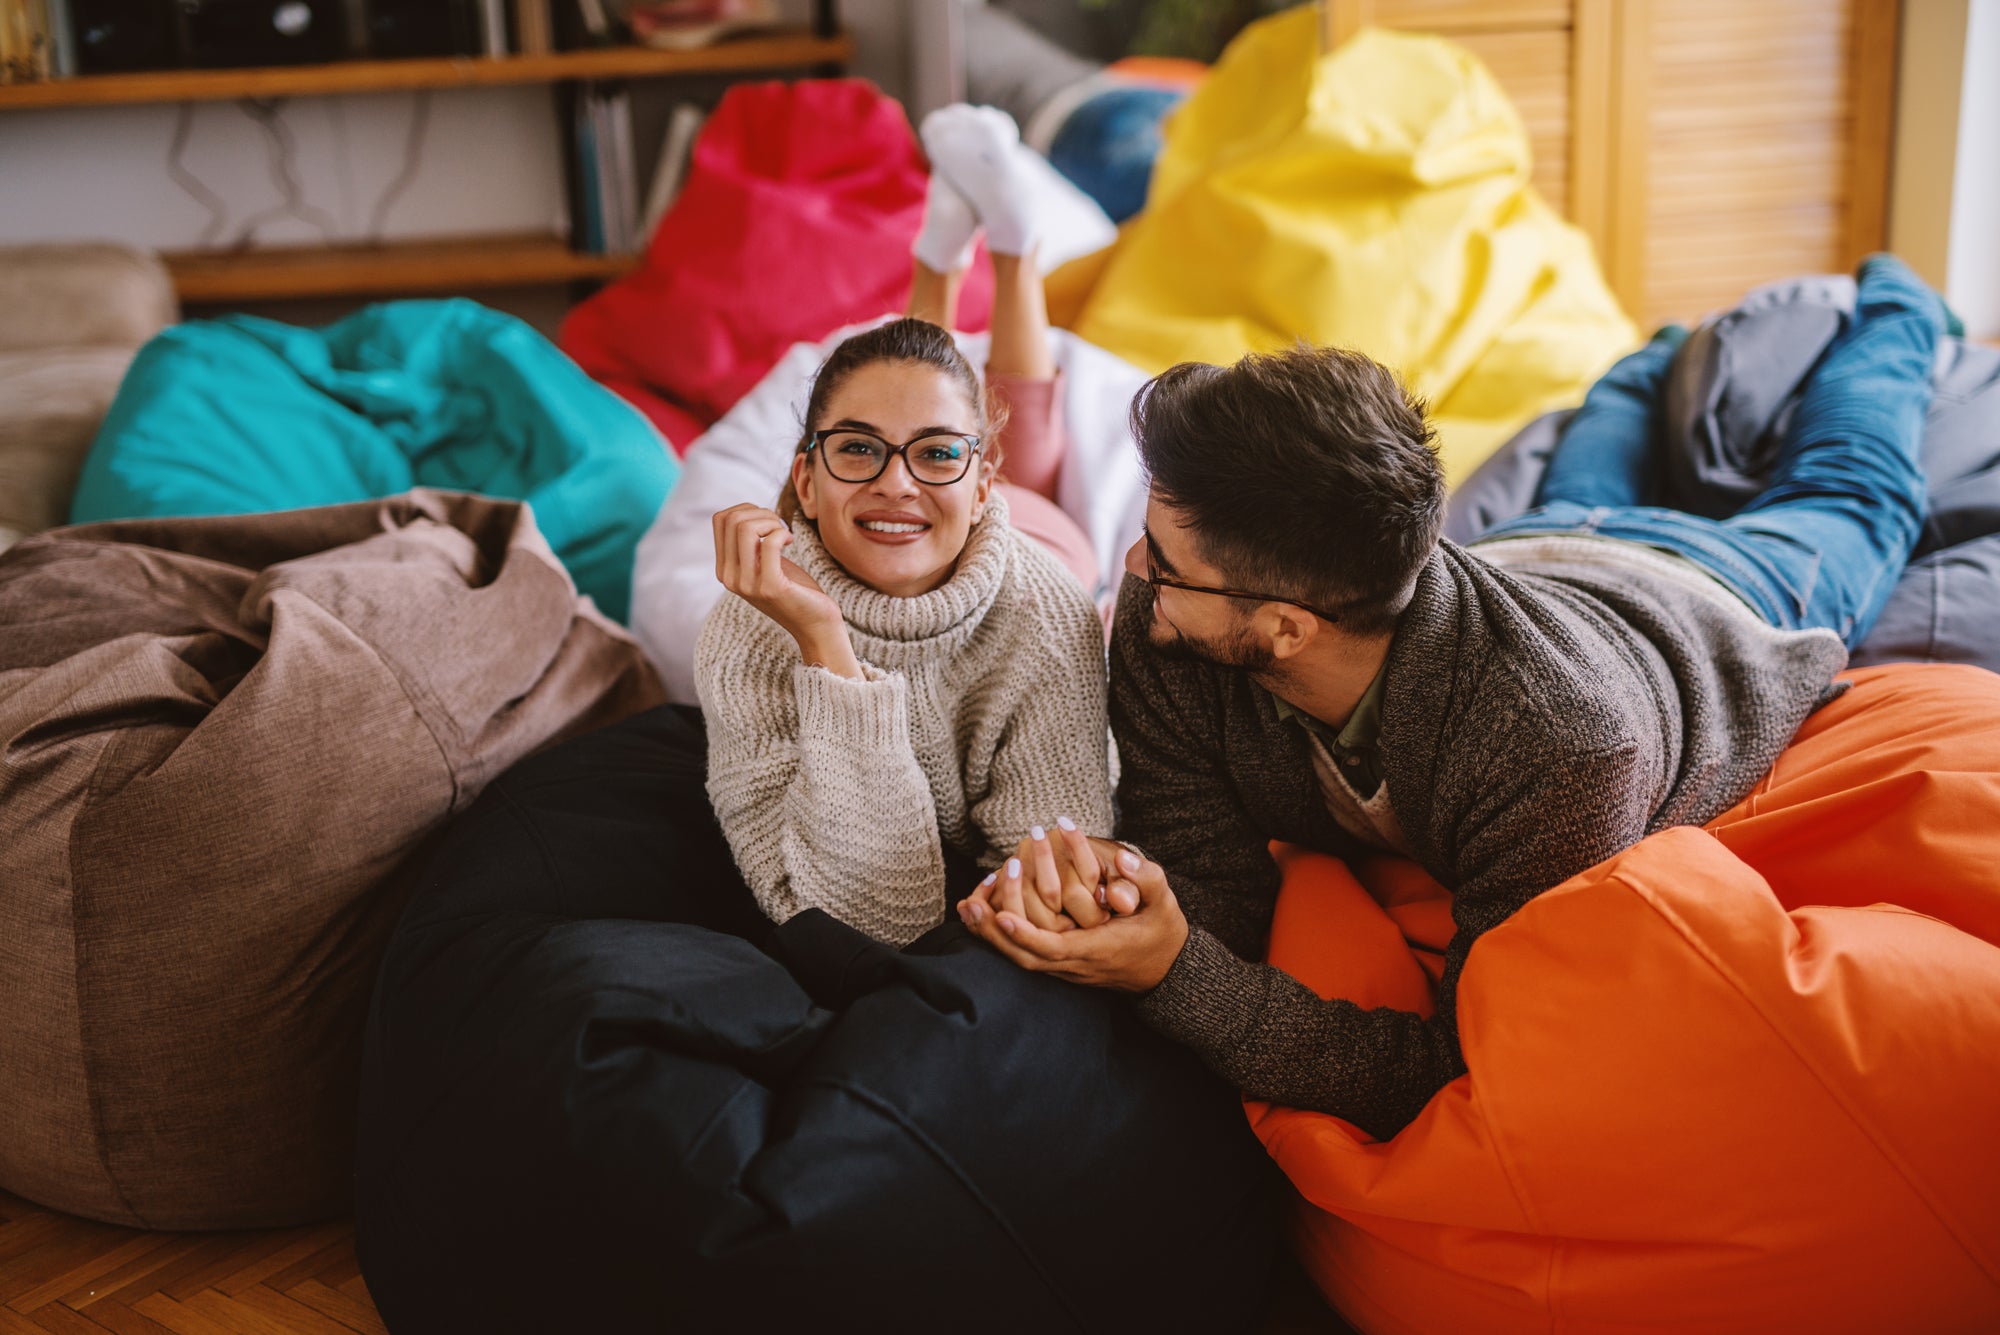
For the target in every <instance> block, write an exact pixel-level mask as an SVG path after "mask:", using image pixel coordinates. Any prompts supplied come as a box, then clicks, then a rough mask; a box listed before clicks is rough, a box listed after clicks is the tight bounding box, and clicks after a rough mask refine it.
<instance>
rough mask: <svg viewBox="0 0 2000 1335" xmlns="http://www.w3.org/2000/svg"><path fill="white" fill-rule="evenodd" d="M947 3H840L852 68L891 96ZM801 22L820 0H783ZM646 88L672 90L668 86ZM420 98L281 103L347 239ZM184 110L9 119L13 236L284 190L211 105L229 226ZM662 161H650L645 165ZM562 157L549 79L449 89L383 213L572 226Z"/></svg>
mask: <svg viewBox="0 0 2000 1335" xmlns="http://www.w3.org/2000/svg"><path fill="white" fill-rule="evenodd" d="M938 2H939V0H843V3H842V5H841V17H842V20H843V21H844V22H845V24H846V25H847V27H848V28H849V30H850V31H852V32H853V33H854V35H855V41H856V58H855V63H854V66H853V72H854V73H856V74H859V75H862V76H863V77H867V78H872V79H874V80H875V81H876V82H877V83H879V84H881V85H882V86H883V87H884V88H885V89H886V90H887V91H889V92H890V93H891V94H892V95H895V96H899V97H900V96H902V95H903V93H904V91H905V89H906V88H907V86H908V83H909V70H908V68H907V65H908V62H909V41H908V36H907V29H908V22H907V14H906V7H907V6H908V5H910V4H935V3H938ZM784 8H785V10H786V17H787V18H788V19H789V20H791V21H794V22H801V23H802V22H804V21H805V20H806V17H807V14H808V12H809V9H810V3H809V0H784ZM642 87H643V88H645V89H646V90H647V92H646V95H647V96H650V97H657V98H671V97H672V95H673V94H672V87H671V81H648V82H647V83H645V84H644V85H642ZM416 101H417V95H416V94H414V93H371V94H359V95H350V96H341V97H317V98H300V99H297V100H295V101H292V102H289V103H286V104H285V105H284V107H283V109H282V111H281V112H280V113H279V114H280V117H281V120H282V123H283V125H284V126H285V127H286V128H287V130H288V131H289V132H290V133H291V135H292V136H293V138H294V140H295V142H296V151H295V154H294V161H295V163H296V164H297V166H296V170H297V175H298V178H299V181H300V183H301V185H302V186H303V187H304V198H305V200H306V202H307V203H308V204H310V205H312V206H313V207H314V208H316V209H318V210H320V211H322V213H323V215H324V217H323V218H322V219H321V222H323V223H324V224H325V225H326V227H327V228H328V230H330V231H331V233H332V235H333V237H334V238H336V239H339V240H345V241H358V240H364V239H369V236H370V233H369V221H370V218H371V215H372V214H373V212H374V210H375V206H376V204H377V202H378V201H379V200H380V199H381V198H382V196H383V193H384V192H385V191H386V190H387V189H388V188H389V186H390V185H391V183H392V182H393V181H394V180H395V179H396V177H397V175H398V173H399V172H400V171H401V170H402V167H403V164H404V144H405V139H406V136H407V134H408V131H409V127H410V124H411V117H412V114H413V112H414V109H415V105H416ZM180 114H181V112H180V109H179V108H178V107H174V106H136V107H87V108H65V109H59V110H49V111H15V112H6V113H3V114H0V244H5V243H9V242H23V241H50V240H82V239H89V238H103V239H107V240H116V241H123V242H127V243H130V244H133V245H140V246H152V247H155V248H158V249H161V250H187V249H195V248H203V247H207V246H221V245H227V244H230V243H232V242H234V241H235V240H236V239H237V237H238V235H239V232H240V229H241V228H242V225H243V223H244V222H245V221H246V220H248V219H250V218H251V217H252V216H254V215H256V214H258V213H259V212H261V211H263V210H265V209H268V208H271V207H273V206H275V205H276V204H277V203H278V202H279V200H280V197H281V196H280V190H279V187H278V186H277V185H276V184H275V183H274V181H273V180H272V176H271V171H270V166H269V151H268V147H267V140H266V139H265V137H264V136H263V134H262V132H261V131H260V130H259V129H258V127H257V126H256V124H255V123H254V122H253V121H252V120H251V119H250V118H249V117H248V116H246V115H244V113H243V112H242V110H241V109H240V108H238V107H237V106H236V104H234V103H201V104H196V105H195V106H194V108H193V111H192V122H191V124H190V126H189V135H188V141H187V147H186V152H185V153H184V155H183V162H184V164H185V166H186V167H187V169H188V171H189V172H191V173H192V174H193V175H194V177H195V178H196V179H197V180H199V181H200V182H201V184H202V185H204V186H206V187H207V188H208V189H209V190H212V191H213V192H215V194H216V195H218V196H219V197H220V198H221V199H222V201H223V202H224V205H225V207H226V211H227V213H228V223H227V226H226V227H225V228H224V229H223V230H221V231H220V232H219V233H217V232H212V231H211V230H210V223H209V214H208V212H207V211H206V210H205V209H204V208H203V207H202V205H201V204H200V203H198V202H197V201H196V199H195V198H194V197H192V196H191V195H190V194H188V193H187V192H186V191H184V190H182V189H181V188H180V187H179V186H178V185H176V184H175V183H174V180H173V177H172V175H171V174H170V173H169V170H168V166H167V163H168V157H169V151H170V148H171V146H172V143H173V139H174V133H175V128H176V124H177V119H178V117H179V116H180ZM646 165H647V166H649V165H650V164H646ZM562 196H563V189H562V163H561V154H560V148H559V144H558V140H557V124H556V114H555V104H554V95H553V93H552V92H551V90H550V89H548V88H547V87H542V86H531V87H519V88H484V89H463V90H452V91H442V90H440V91H437V92H434V93H432V94H431V96H430V123H429V127H428V130H427V132H426V133H425V135H424V139H423V143H422V148H421V156H420V159H419V165H418V169H417V172H416V174H415V177H414V178H413V180H412V181H411V183H410V186H409V188H408V190H407V191H406V192H404V193H403V194H402V195H401V197H400V198H399V199H398V200H397V202H396V203H395V205H394V207H393V208H392V209H391V210H390V211H389V213H388V214H387V216H386V218H385V219H384V225H383V227H382V230H381V235H382V236H383V237H384V238H387V239H399V238H405V239H406V238H412V237H420V236H463V235H475V234H480V233H507V232H529V231H541V230H548V229H552V228H556V227H560V226H561V225H562V221H563V217H564V210H563V201H562ZM325 239H327V236H326V234H325V233H323V232H322V230H321V228H320V227H319V226H315V225H314V224H312V223H307V222H300V221H297V220H292V219H285V220H281V221H272V222H269V223H267V224H266V225H264V226H262V227H260V228H259V229H258V230H257V232H256V234H255V240H256V242H257V243H258V244H261V245H281V244H286V243H294V244H314V243H318V242H321V241H323V240H325Z"/></svg>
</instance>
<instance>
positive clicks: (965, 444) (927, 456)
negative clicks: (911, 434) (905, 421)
mask: <svg viewBox="0 0 2000 1335" xmlns="http://www.w3.org/2000/svg"><path fill="white" fill-rule="evenodd" d="M979 444H980V441H979V437H977V436H961V435H929V436H918V437H917V438H916V439H915V440H909V441H905V442H903V443H902V444H901V445H891V444H890V443H889V442H888V441H886V440H884V439H882V438H881V437H880V436H878V435H876V434H875V433H874V432H872V431H858V430H856V429H855V428H853V427H844V426H836V427H827V428H825V429H824V430H821V431H815V432H813V433H812V435H810V436H808V437H806V443H805V445H804V446H802V447H801V448H800V450H799V453H801V454H810V453H812V452H813V451H814V450H815V449H817V450H818V451H819V453H820V457H821V458H822V459H824V460H825V461H826V471H827V472H829V473H831V474H833V475H834V476H835V477H836V478H838V479H839V480H840V481H842V482H873V481H874V480H875V479H876V478H878V477H880V476H882V473H883V471H884V470H886V469H887V468H888V467H889V460H890V459H892V458H893V457H895V456H896V455H899V454H900V455H902V456H903V466H904V467H905V468H907V469H909V470H910V476H911V477H913V478H915V479H916V480H917V481H919V482H921V483H923V484H924V485H925V486H927V487H948V486H950V485H951V484H952V483H954V482H956V481H958V480H959V479H960V478H962V477H964V476H965V475H966V472H967V471H968V470H970V469H971V467H972V456H973V455H975V454H977V453H979Z"/></svg>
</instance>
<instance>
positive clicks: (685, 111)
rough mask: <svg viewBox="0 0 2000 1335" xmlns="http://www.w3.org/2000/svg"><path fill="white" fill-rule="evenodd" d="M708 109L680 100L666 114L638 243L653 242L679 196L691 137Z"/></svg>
mask: <svg viewBox="0 0 2000 1335" xmlns="http://www.w3.org/2000/svg"><path fill="white" fill-rule="evenodd" d="M707 120H708V113H707V112H706V111H703V110H702V109H701V106H700V105H699V104H698V103H694V102H681V103H678V104H676V105H675V107H674V110H673V114H672V115H671V116H669V117H668V118H667V134H666V138H665V139H664V140H663V141H662V142H661V144H660V160H659V161H658V162H657V163H655V164H654V166H653V183H652V185H651V187H650V188H648V189H647V191H646V211H645V216H644V218H643V219H642V220H641V222H640V224H639V247H640V249H644V248H645V247H647V246H650V245H651V244H652V243H653V233H654V232H656V231H658V230H659V227H660V219H662V218H664V217H666V216H667V210H668V209H670V208H672V207H673V206H674V201H675V200H676V199H679V198H680V195H681V186H682V185H684V184H686V182H687V174H688V164H689V163H691V162H693V161H694V141H695V139H696V138H698V137H699V136H700V134H701V127H702V126H703V125H704V124H705V123H706V122H707Z"/></svg>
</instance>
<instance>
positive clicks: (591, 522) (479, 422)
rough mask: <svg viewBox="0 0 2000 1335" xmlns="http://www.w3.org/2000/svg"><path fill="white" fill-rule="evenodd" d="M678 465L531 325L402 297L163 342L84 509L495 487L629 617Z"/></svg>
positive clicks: (580, 578) (252, 505)
mask: <svg viewBox="0 0 2000 1335" xmlns="http://www.w3.org/2000/svg"><path fill="white" fill-rule="evenodd" d="M679 471H680V470H679V465H678V463H677V462H676V461H675V459H674V456H673V453H672V451H671V450H669V449H668V448H667V447H666V445H665V444H664V442H663V441H662V440H661V438H660V436H659V434H658V433H657V432H656V431H655V430H654V429H653V427H652V426H651V425H650V424H649V423H648V422H647V421H646V420H645V418H644V417H643V416H642V415H641V414H640V413H639V412H638V411H637V410H636V409H634V408H632V407H631V406H630V405H629V404H627V403H625V402H624V400H622V399H620V398H618V396H617V395H615V394H612V393H611V392H610V391H609V390H606V389H604V388H602V387H601V386H599V385H598V384H596V383H595V382H594V381H592V380H591V379H590V378H589V377H588V376H586V375H585V374H584V373H583V372H582V371H581V370H580V369H578V367H577V365H576V364H575V363H574V362H572V361H570V359H569V358H567V357H565V356H564V355H563V354H562V353H561V352H559V351H558V350H557V349H556V348H555V346H554V345H553V344H551V343H550V342H549V341H548V340H547V339H544V338H543V337H542V336H541V335H540V334H537V333H536V332H535V331H534V330H533V329H531V328H529V327H528V326H527V325H525V324H523V323H522V322H521V321H519V320H516V319H514V318H513V317H512V316H508V315H502V314H501V313H500V312H498V311H493V310H488V309H487V308H486V307H484V306H481V305H479V304H478V303H477V302H471V301H463V300H454V301H397V302H387V303H384V304H382V305H378V306H370V307H368V308H367V309H366V310H363V311H360V312H358V313H356V314H354V315H352V316H349V317H348V318H347V319H345V320H342V321H340V322H339V323H337V324H331V325H328V326H326V327H325V328H323V329H301V328H297V327H295V326H292V325H285V324H279V323H277V322H275V321H272V320H264V319H259V318H256V317H254V316H246V315H237V316H229V317H227V318H224V319H219V320H204V321H197V322H191V323H188V324H183V325H177V326H175V327H173V328H171V329H168V330H167V331H166V332H165V333H163V334H161V335H159V336H158V337H157V338H155V339H154V340H153V341H152V342H150V343H148V344H147V345H146V346H145V347H144V348H143V349H141V351H140V353H139V356H138V358H137V359H136V360H135V361H134V362H133V363H132V368H131V370H130V371H128V372H127V373H126V375H125V380H124V383H123V384H122V385H120V387H119V390H118V397H117V398H116V400H114V401H113V403H112V405H111V411H110V413H109V414H108V415H107V416H106V417H105V420H104V425H103V427H102V428H101V429H100V430H99V432H98V435H97V440H96V442H95V443H94V444H93V445H92V446H91V449H90V454H89V456H88V457H87V458H86V460H85V461H84V466H83V476H82V478H81V479H80V480H79V482H78V485H77V491H76V500H75V502H74V503H73V504H72V506H71V510H70V521H71V522H72V523H85V522H89V521H93V520H99V519H138V518H165V517H171V516H180V515H217V514H247V513H252V512H258V511H265V510H292V509H299V508H303V507H306V506H321V505H339V504H342V503H345V502H349V501H364V500H372V499H375V498H378V497H383V496H394V495H399V494H401V493H402V492H406V491H408V490H410V489H411V488H412V487H432V488H437V489H439V490H445V491H471V492H481V493H484V494H485V495H488V496H498V497H503V498H506V499H509V500H523V501H526V502H528V503H529V505H530V506H532V507H533V509H534V512H535V522H536V524H537V525H538V526H539V527H540V528H541V531H542V533H543V534H544V535H545V536H546V537H547V538H548V541H549V545H550V546H552V547H553V548H554V549H555V552H556V555H557V556H559V557H560V558H561V559H562V562H563V564H564V565H565V566H566V567H568V569H569V573H570V577H571V578H572V579H574V580H575V581H576V584H577V587H578V588H579V589H580V590H582V591H583V592H584V593H586V594H588V595H589V596H590V597H591V598H593V599H594V600H596V603H597V605H598V607H599V608H600V609H602V610H603V611H604V613H605V614H606V615H608V616H612V617H615V618H617V619H618V620H620V621H624V620H625V619H626V617H627V614H628V612H629V610H630V605H631V600H632V555H633V550H634V548H635V547H636V546H637V544H638V541H639V538H640V535H642V534H643V533H644V532H645V531H646V528H647V526H648V525H650V524H651V523H652V521H653V516H654V515H655V514H656V513H658V511H659V508H660V505H661V503H662V502H663V501H665V500H666V497H667V492H668V490H669V489H670V488H671V487H672V486H673V483H674V479H675V477H676V476H677V475H678V473H679Z"/></svg>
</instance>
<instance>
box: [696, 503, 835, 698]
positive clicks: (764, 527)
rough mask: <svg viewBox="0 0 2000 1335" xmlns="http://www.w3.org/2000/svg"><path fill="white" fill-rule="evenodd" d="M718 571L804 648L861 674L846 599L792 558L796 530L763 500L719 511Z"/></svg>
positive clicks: (726, 584) (815, 658)
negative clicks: (837, 598)
mask: <svg viewBox="0 0 2000 1335" xmlns="http://www.w3.org/2000/svg"><path fill="white" fill-rule="evenodd" d="M713 523H714V527H715V577H716V578H717V579H718V580H720V581H721V582H722V587H723V588H725V589H727V590H729V591H730V592H731V593H733V594H735V595H736V596H737V597H739V598H741V599H742V600H743V601H744V602H746V603H748V604H750V605H751V606H752V607H754V608H756V609H757V610H758V611H759V612H762V613H763V614H764V615H765V616H767V617H769V618H771V620H773V621H775V622H777V623H778V625H779V626H780V627H782V628H783V629H784V630H785V632H786V633H787V634H789V635H790V636H791V637H792V638H793V639H794V640H796V641H798V645H799V654H800V656H801V657H802V658H804V659H805V661H806V662H808V663H818V664H820V665H821V666H823V667H825V668H827V669H828V670H829V671H832V672H836V673H838V674H839V675H841V676H843V677H859V676H861V665H860V663H859V662H858V661H857V660H856V659H855V657H854V647H853V645H852V643H851V642H850V641H849V640H848V638H847V622H846V620H845V619H844V618H843V617H842V616H841V615H840V605H839V604H837V603H835V602H834V601H833V599H832V598H830V597H828V596H827V594H826V591H825V590H824V589H822V588H820V586H819V585H818V584H817V583H815V582H814V581H813V577H812V576H811V575H808V574H807V573H806V572H805V571H803V570H801V569H800V568H799V567H798V566H797V565H796V564H794V563H793V562H791V561H789V560H786V559H785V556H784V550H785V547H786V546H787V545H788V544H789V543H790V542H791V541H792V530H791V529H790V528H789V527H788V526H787V525H786V523H785V521H784V520H782V519H780V518H779V517H778V516H777V515H776V514H775V513H773V512H772V511H770V510H767V509H765V508H764V507H762V506H759V505H732V506H730V507H729V508H728V509H727V510H722V511H719V512H717V514H716V515H715V518H714V520H713Z"/></svg>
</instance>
